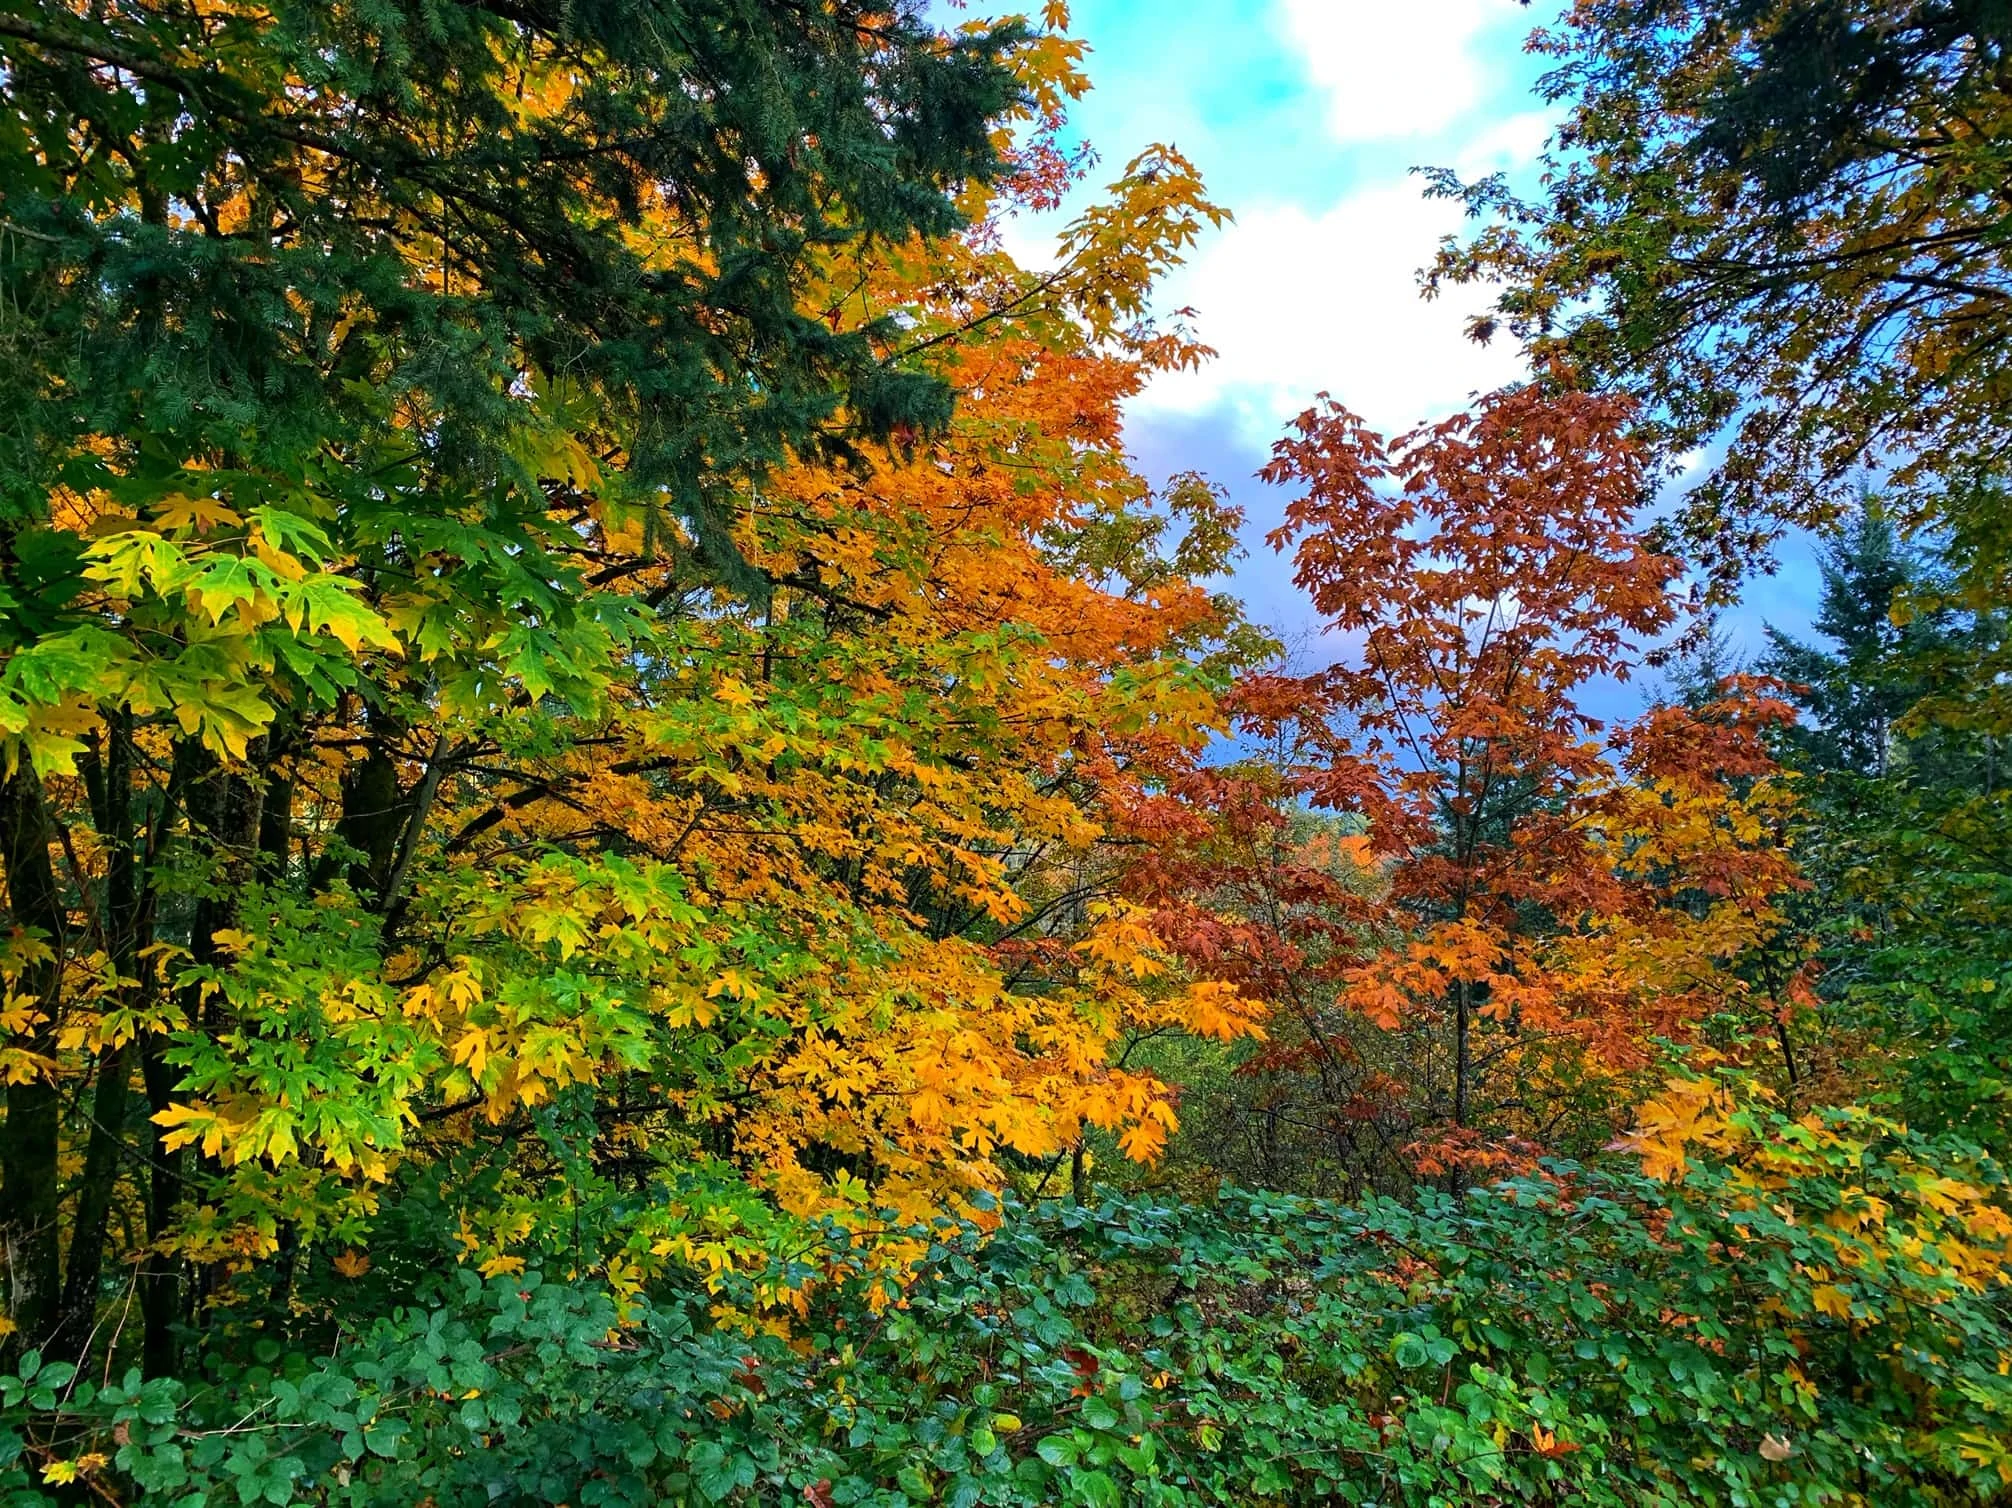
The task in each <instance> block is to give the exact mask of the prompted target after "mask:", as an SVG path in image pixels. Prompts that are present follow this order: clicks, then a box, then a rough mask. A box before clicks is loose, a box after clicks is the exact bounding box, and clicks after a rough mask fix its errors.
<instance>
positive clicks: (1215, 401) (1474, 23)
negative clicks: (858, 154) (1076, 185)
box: [1009, 0, 1814, 713]
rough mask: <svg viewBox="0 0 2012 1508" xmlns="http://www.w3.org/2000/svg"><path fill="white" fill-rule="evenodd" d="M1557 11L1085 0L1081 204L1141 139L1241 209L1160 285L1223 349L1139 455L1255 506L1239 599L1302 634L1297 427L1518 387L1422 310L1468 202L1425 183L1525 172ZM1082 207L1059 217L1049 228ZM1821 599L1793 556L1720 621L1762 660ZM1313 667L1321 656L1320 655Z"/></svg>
mask: <svg viewBox="0 0 2012 1508" xmlns="http://www.w3.org/2000/svg"><path fill="white" fill-rule="evenodd" d="M1559 4H1560V0H1538V3H1535V4H1532V5H1528V6H1525V5H1522V4H1518V3H1516V0H1072V4H1071V7H1070V8H1071V12H1072V23H1073V24H1072V25H1071V28H1070V30H1071V31H1072V32H1073V33H1074V34H1075V35H1077V36H1079V37H1081V38H1083V39H1084V40H1085V41H1086V42H1087V43H1088V44H1089V46H1090V48H1091V55H1090V58H1089V61H1088V71H1089V74H1090V77H1091V80H1092V81H1093V83H1094V85H1095V88H1094V90H1093V92H1092V93H1091V94H1090V96H1089V97H1088V98H1086V99H1085V100H1083V101H1082V102H1081V103H1080V104H1079V106H1078V108H1077V111H1076V116H1075V119H1076V123H1077V127H1078V130H1079V131H1080V133H1081V135H1082V136H1083V137H1085V138H1086V139H1087V140H1088V141H1089V142H1090V144H1091V145H1092V146H1093V147H1094V148H1095V149H1096V150H1097V152H1098V153H1099V155H1100V157H1101V162H1100V164H1099V168H1098V170H1097V171H1096V172H1094V173H1093V174H1092V175H1091V178H1090V181H1089V184H1088V185H1087V186H1086V188H1085V190H1084V191H1083V192H1082V193H1081V194H1079V195H1078V201H1079V202H1080V200H1081V198H1083V197H1085V196H1087V195H1088V194H1090V193H1093V192H1094V190H1095V186H1096V185H1098V184H1101V183H1102V182H1104V181H1106V180H1108V179H1109V178H1111V177H1113V176H1115V175H1116V173H1117V171H1118V170H1119V169H1120V168H1121V167H1122V166H1123V164H1124V163H1125V162H1126V161H1127V160H1128V159H1129V158H1130V157H1131V156H1132V155H1133V154H1134V153H1136V152H1138V151H1139V150H1140V149H1142V148H1143V147H1145V146H1147V145H1149V144H1151V143H1154V142H1171V143H1172V144H1173V145H1175V146H1177V147H1178V148H1180V150H1181V151H1183V152H1184V153H1186V154H1187V155H1188V156H1189V157H1190V158H1191V159H1193V160H1194V161H1195V162H1196V164H1197V165H1198V166H1199V167H1200V168H1201V170H1202V173H1203V175H1204V177H1205V179H1206V181H1207V184H1208V188H1209V192H1210V196H1211V197H1212V198H1213V199H1215V200H1216V201H1217V202H1218V203H1221V204H1223V205H1225V206H1226V207H1228V208H1229V209H1230V210H1231V211H1232V212H1233V213H1234V215H1235V216H1236V219H1235V223H1234V224H1232V225H1230V226H1228V227H1226V228H1225V229H1223V230H1221V231H1217V232H1212V233H1210V234H1209V235H1207V236H1206V238H1205V239H1204V240H1203V242H1202V243H1201V245H1200V246H1198V247H1197V248H1196V250H1195V252H1194V254H1193V255H1192V256H1191V257H1190V259H1189V261H1188V264H1187V265H1186V266H1184V267H1183V268H1181V269H1180V270H1179V271H1178V272H1177V273H1176V274H1175V276H1174V277H1173V278H1172V279H1170V280H1169V282H1168V284H1167V286H1166V288H1165V290H1164V293H1163V299H1164V306H1165V307H1167V308H1170V309H1171V308H1180V307H1184V306H1191V307H1193V308H1194V309H1195V310H1196V313H1197V321H1196V323H1197V329H1198V333H1199V334H1200V335H1201V337H1202V338H1203V339H1204V340H1206V341H1207V342H1208V343H1209V344H1210V345H1212V346H1214V347H1215V348H1216V349H1217V351H1218V352H1219V353H1220V354H1219V355H1218V357H1217V359H1216V360H1215V361H1214V362H1213V363H1211V364H1210V365H1209V366H1208V367H1207V368H1205V369H1204V370H1203V371H1202V372H1200V373H1195V374H1180V375H1177V376H1171V377H1166V378H1162V379H1160V380H1158V381H1156V382H1155V384H1154V385H1153V386H1152V387H1151V388H1150V389H1149V390H1148V391H1147V392H1146V393H1144V394H1142V395H1141V396H1140V397H1139V398H1138V399H1136V400H1135V401H1134V403H1133V404H1132V406H1131V408H1130V409H1129V411H1128V415H1127V431H1126V433H1127V440H1128V442H1129V444H1130V445H1131V447H1132V449H1133V451H1134V453H1135V455H1136V456H1137V458H1138V460H1139V463H1140V465H1141V466H1142V468H1143V469H1144V470H1145V471H1146V472H1147V474H1148V475H1149V476H1151V477H1153V478H1154V479H1155V480H1158V479H1160V478H1162V477H1164V476H1166V475H1167V474H1169V473H1171V472H1176V471H1183V470H1198V471H1201V472H1204V473H1206V474H1207V475H1209V476H1210V477H1211V478H1213V479H1214V480H1216V481H1218V482H1220V483H1222V484H1223V485H1224V486H1226V487H1227V488H1229V490H1230V492H1231V494H1232V496H1233V497H1234V498H1235V499H1236V500H1237V501H1238V502H1239V503H1241V504H1242V505H1243V506H1244V508H1245V509H1246V511H1247V513H1248V517H1249V524H1248V528H1247V531H1246V540H1247V543H1248V545H1249V548H1250V556H1249V559H1248V560H1247V561H1246V562H1245V563H1244V564H1243V566H1242V567H1240V569H1239V570H1238V572H1237V579H1236V588H1237V590H1239V592H1240V593H1241V594H1242V595H1243V597H1244V599H1245V600H1246V602H1247V603H1248V604H1249V606H1250V610H1251V613H1252V616H1253V617H1255V618H1257V619H1259V620H1260V621H1263V622H1266V623H1269V624H1270V625H1272V626H1273V627H1274V628H1276V629H1278V630H1279V631H1280V632H1281V633H1282V634H1283V635H1284V636H1285V637H1286V638H1287V639H1288V642H1292V641H1295V640H1305V639H1307V637H1308V636H1309V635H1310V633H1311V632H1312V630H1313V628H1314V626H1315V625H1314V623H1313V620H1312V617H1311V614H1310V613H1309V611H1308V609H1307V608H1306V606H1305V604H1304V603H1303V602H1302V601H1301V599H1300V598H1299V596H1298V593H1297V592H1296V591H1295V589H1294V588H1293V587H1292V585H1291V582H1290V579H1289V569H1288V567H1287V565H1286V563H1285V562H1284V561H1282V560H1280V559H1278V558H1276V557H1274V556H1273V555H1272V553H1271V551H1270V550H1268V549H1267V548H1265V546H1264V545H1263V542H1262V541H1263V535H1264V534H1265V533H1266V532H1267V531H1268V530H1269V529H1270V528H1271V527H1272V526H1273V525H1274V524H1275V523H1276V522H1277V519H1278V516H1279V513H1280V511H1281V509H1282V507H1283V505H1284V503H1285V501H1286V494H1284V493H1282V492H1278V491H1275V490H1274V489H1271V488H1267V487H1265V486H1264V485H1263V484H1261V483H1259V482H1257V481H1256V480H1255V479H1254V477H1253V473H1254V472H1255V471H1256V470H1257V468H1258V467H1259V466H1260V465H1262V464H1263V462H1264V460H1265V457H1266V454H1267V453H1268V450H1269V447H1270V444H1271V442H1272V440H1273V439H1275V438H1276V437H1277V436H1278V434H1279V433H1280V431H1281V428H1282V426H1283V423H1284V421H1286V420H1287V419H1289V418H1290V417H1291V416H1292V415H1293V414H1295V413H1297V412H1299V411H1300V410H1301V409H1302V408H1304V407H1305V406H1306V405H1307V402H1308V401H1309V400H1310V399H1311V398H1312V396H1313V395H1314V394H1315V393H1316V392H1319V391H1321V390H1322V389H1326V390H1327V391H1329V392H1331V393H1333V395H1334V396H1335V397H1336V398H1337V399H1338V400H1339V401H1341V402H1342V403H1344V404H1346V405H1347V406H1348V407H1350V408H1353V409H1355V410H1356V411H1358V412H1359V413H1361V414H1363V415H1364V416H1365V417H1366V418H1367V419H1369V420H1370V422H1371V423H1373V424H1375V425H1376V426H1377V427H1379V428H1381V429H1383V430H1385V431H1386V432H1389V433H1394V432H1397V431H1401V430H1403V429H1406V428H1409V427H1410V426H1411V425H1413V424H1416V423H1418V422H1420V421H1423V420H1427V419H1433V418H1438V417H1441V416H1443V415H1445V414H1447V413H1449V412H1451V411H1453V410H1454V409H1457V408H1459V407H1460V406H1461V405H1462V404H1463V403H1464V402H1465V401H1466V399H1467V398H1468V397H1469V395H1471V394H1472V393H1474V392H1477V391H1481V390H1485V389H1488V388H1491V387H1494V386H1496V385H1498V384H1500V383H1502V382H1504V381H1508V380H1510V379H1512V378H1513V377H1515V376H1516V375H1517V373H1518V370H1519V369H1518V365H1517V361H1516V357H1515V355H1514V353H1513V352H1512V351H1511V350H1509V349H1507V348H1506V347H1498V348H1495V349H1487V350H1484V349H1479V348H1476V347H1475V346H1473V345H1472V344H1471V343H1469V342H1468V341H1467V340H1466V339H1465V338H1464V337H1463V335H1462V333H1461V331H1462V327H1463V325H1464V322H1465V320H1466V318H1467V316H1468V315H1469V314H1471V313H1473V312H1475V310H1476V309H1477V308H1478V307H1479V306H1480V304H1481V303H1482V302H1484V301H1485V300H1484V296H1483V295H1482V294H1481V293H1480V292H1479V291H1478V290H1467V291H1466V292H1465V293H1462V292H1460V291H1456V293H1455V294H1454V295H1453V296H1452V297H1451V298H1450V299H1448V300H1445V301H1442V302H1438V303H1426V302H1425V301H1423V300H1422V299H1420V298H1419V297H1418V291H1417V285H1416V281H1415V274H1416V271H1417V269H1418V268H1419V267H1420V266H1421V265H1422V264H1424V263H1425V262H1427V261H1428V260H1430V258H1431V256H1432V253H1433V250H1434V248H1435V246H1436V245H1437V243H1438V240H1439V237H1440V236H1441V235H1443V234H1446V233H1447V232H1449V231H1453V230H1456V229H1458V228H1459V226H1460V224H1461V221H1460V215H1459V211H1458V209H1457V208H1456V207H1455V206H1452V205H1448V204H1445V203H1437V202H1433V201H1428V200H1426V199H1425V198H1424V197H1423V196H1422V193H1421V185H1420V182H1419V180H1418V179H1417V178H1416V177H1414V176H1413V175H1412V173H1411V171H1410V170H1411V169H1412V168H1413V167H1415V166H1418V165H1421V164H1433V165H1444V166H1451V167H1454V168H1456V169H1458V170H1459V171H1460V172H1461V173H1462V174H1463V176H1469V177H1472V176H1478V175H1479V174H1482V173H1486V172H1491V171H1495V170H1498V169H1501V170H1507V171H1509V172H1511V173H1512V174H1513V173H1515V172H1517V171H1518V170H1519V169H1527V168H1528V167H1529V166H1530V164H1531V163H1532V161H1533V160H1534V159H1535V157H1536V155H1537V153H1538V152H1539V151H1540V150H1541V148H1542V146H1543V143H1544V140H1545V137H1546V135H1547V133H1548V130H1549V127H1550V124H1551V118H1550V115H1549V113H1548V112H1547V110H1546V108H1545V107H1544V105H1543V103H1542V102H1541V101H1540V100H1539V99H1538V98H1537V97H1536V95H1535V93H1534V88H1533V86H1534V85H1535V82H1536V80H1537V77H1538V75H1539V73H1540V72H1541V71H1542V68H1543V60H1542V59H1538V58H1533V57H1531V56H1529V55H1528V54H1526V53H1525V51H1524V50H1523V41H1524V38H1525V37H1527V36H1528V34H1529V32H1530V31H1531V29H1532V28H1533V27H1534V26H1538V25H1542V24H1545V23H1547V22H1548V21H1549V20H1550V19H1551V18H1552V17H1553V16H1554V15H1556V14H1557V11H1558V9H1559ZM1069 215H1070V207H1069V206H1064V208H1063V209H1062V211H1061V212H1060V213H1059V214H1058V216H1057V217H1055V218H1056V219H1057V220H1058V222H1059V221H1062V220H1066V219H1067V218H1069ZM1052 229H1053V227H1051V226H1048V225H1045V224H1038V223H1023V224H1021V225H1019V226H1016V227H1014V228H1013V230H1012V231H1010V232H1009V237H1010V240H1011V242H1012V244H1013V245H1014V246H1015V249H1016V250H1017V251H1019V252H1020V253H1021V254H1022V255H1023V257H1026V258H1028V259H1040V260H1045V259H1046V257H1045V252H1046V248H1047V246H1048V244H1049V238H1050V236H1051V234H1052ZM1813 597H1814V572H1813V571H1812V570H1810V569H1809V567H1808V564H1807V551H1806V549H1804V548H1802V547H1797V548H1795V549H1793V550H1791V551H1790V552H1789V554H1788V557H1787V558H1786V559H1785V569H1784V571H1783V573H1782V574H1781V575H1779V576H1777V577H1774V578H1771V579H1770V580H1768V581H1767V582H1766V583H1765V584H1764V585H1763V587H1762V588H1761V589H1760V590H1758V591H1757V592H1756V593H1755V594H1753V597H1752V600H1751V601H1750V604H1749V605H1748V606H1747V607H1746V608H1744V609H1743V610H1741V611H1740V612H1737V613H1735V614H1732V615H1730V617H1729V619H1728V622H1727V627H1728V628H1729V629H1730V630H1731V631H1732V633H1733V635H1734V638H1735V640H1736V641H1737V642H1739V643H1741V644H1743V645H1744V647H1745V648H1746V649H1748V650H1749V651H1751V650H1753V649H1757V648H1758V647H1759V644H1760V620H1761V618H1762V617H1766V618H1767V619H1769V620H1771V621H1773V622H1776V623H1778V624H1781V625H1783V626H1785V627H1791V628H1795V627H1800V626H1801V624H1803V623H1804V622H1806V621H1807V619H1808V617H1809V615H1810V613H1811V611H1812V610H1813V606H1814V603H1813ZM1306 653H1307V655H1308V657H1309V658H1321V657H1323V656H1322V654H1321V651H1320V649H1319V647H1318V646H1317V645H1311V644H1309V645H1308V648H1307V651H1306ZM1626 699H1627V701H1628V702H1629V703H1632V704H1636V705H1638V704H1639V695H1638V694H1632V693H1630V694H1628V695H1627V698H1626ZM1611 710H1612V711H1613V712H1616V713H1621V712H1624V711H1627V710H1632V707H1631V706H1630V707H1624V706H1619V705H1617V706H1615V707H1613V708H1612V709H1611Z"/></svg>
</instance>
